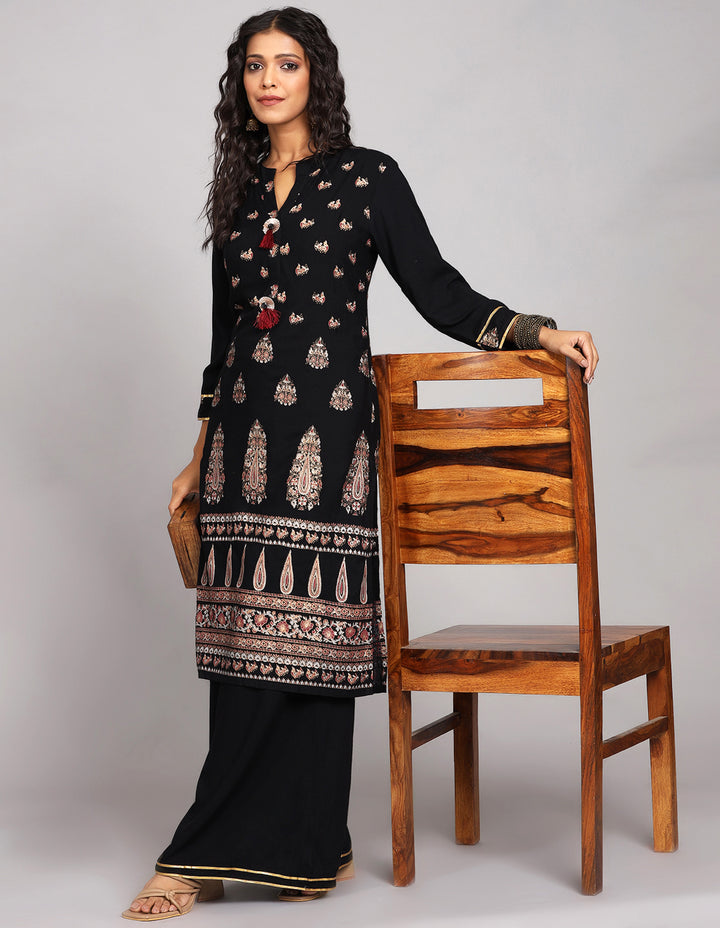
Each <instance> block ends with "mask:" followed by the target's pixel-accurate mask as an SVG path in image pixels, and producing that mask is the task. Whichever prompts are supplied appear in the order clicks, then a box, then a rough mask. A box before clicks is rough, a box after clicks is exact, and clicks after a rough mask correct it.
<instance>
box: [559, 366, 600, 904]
mask: <svg viewBox="0 0 720 928" xmlns="http://www.w3.org/2000/svg"><path fill="white" fill-rule="evenodd" d="M566 371H567V379H568V398H569V403H570V448H571V453H572V468H573V491H574V501H575V529H576V533H577V545H578V618H579V631H580V797H581V818H582V826H581V858H582V860H581V870H582V891H583V893H585V894H586V895H594V894H595V893H599V892H600V891H601V889H602V881H603V867H602V853H603V846H602V840H603V831H602V787H603V782H602V774H603V766H602V762H603V755H602V751H603V746H602V740H603V738H602V731H603V730H602V725H603V718H602V710H603V703H602V663H601V656H600V599H599V593H598V574H597V548H596V540H595V501H594V491H593V476H592V463H591V461H592V459H591V449H590V419H589V413H588V403H587V385H586V384H585V383H584V381H583V379H582V371H581V370H580V368H579V367H578V366H577V365H576V364H573V363H572V362H571V361H570V360H569V359H568V361H567V363H566Z"/></svg>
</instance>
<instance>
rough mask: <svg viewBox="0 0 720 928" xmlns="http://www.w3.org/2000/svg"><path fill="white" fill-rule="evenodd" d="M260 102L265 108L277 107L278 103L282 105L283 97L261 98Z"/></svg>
mask: <svg viewBox="0 0 720 928" xmlns="http://www.w3.org/2000/svg"><path fill="white" fill-rule="evenodd" d="M260 102H261V103H262V105H263V106H275V104H276V103H282V102H283V98H282V97H261V98H260Z"/></svg>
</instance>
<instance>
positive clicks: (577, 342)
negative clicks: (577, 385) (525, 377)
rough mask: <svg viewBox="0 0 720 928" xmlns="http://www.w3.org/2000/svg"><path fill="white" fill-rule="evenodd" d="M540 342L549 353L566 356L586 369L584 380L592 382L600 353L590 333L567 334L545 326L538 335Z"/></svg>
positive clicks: (561, 330)
mask: <svg viewBox="0 0 720 928" xmlns="http://www.w3.org/2000/svg"><path fill="white" fill-rule="evenodd" d="M538 341H539V342H540V345H541V347H543V348H546V349H547V350H548V351H554V352H556V354H564V355H565V357H567V358H570V359H571V360H573V361H575V363H576V364H579V365H580V367H584V368H585V373H584V374H583V380H584V381H585V383H590V382H591V381H592V379H593V377H594V376H595V368H596V367H597V363H598V352H597V348H596V347H595V342H593V340H592V335H591V334H590V333H589V332H567V331H564V330H563V329H549V328H548V327H547V326H546V325H543V326H541V327H540V332H539V333H538Z"/></svg>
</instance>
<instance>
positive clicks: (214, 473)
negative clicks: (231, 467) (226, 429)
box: [203, 423, 225, 503]
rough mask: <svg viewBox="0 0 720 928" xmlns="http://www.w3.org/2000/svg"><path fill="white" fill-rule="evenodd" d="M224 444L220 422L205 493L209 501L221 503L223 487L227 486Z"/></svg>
mask: <svg viewBox="0 0 720 928" xmlns="http://www.w3.org/2000/svg"><path fill="white" fill-rule="evenodd" d="M224 445H225V435H224V434H223V430H222V424H220V423H218V427H217V428H216V429H215V432H214V434H213V437H212V444H211V445H210V456H209V457H208V467H207V472H206V474H205V493H204V494H203V495H204V498H205V502H207V503H219V502H220V500H221V499H222V495H223V487H224V486H225V468H224V466H223V448H224Z"/></svg>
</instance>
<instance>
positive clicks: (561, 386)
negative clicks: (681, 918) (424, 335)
mask: <svg viewBox="0 0 720 928" xmlns="http://www.w3.org/2000/svg"><path fill="white" fill-rule="evenodd" d="M374 365H375V371H376V375H377V379H378V392H379V402H380V419H381V445H380V448H381V451H380V503H381V522H382V541H383V558H384V560H383V568H384V575H385V589H386V621H387V628H388V662H389V686H388V690H389V711H390V731H391V736H390V740H391V781H392V783H391V788H392V797H393V799H392V808H393V821H392V827H393V872H394V880H395V882H396V884H398V885H405V884H406V883H407V882H410V881H411V880H412V878H413V876H414V846H413V845H414V842H413V831H412V828H413V825H412V759H411V745H412V731H411V726H410V718H411V702H410V697H411V691H413V690H430V691H447V692H452V693H453V694H454V696H453V706H454V709H455V710H456V711H457V712H459V713H460V714H461V718H462V721H461V722H460V723H459V724H458V725H457V726H456V727H455V729H454V745H455V746H454V757H455V784H456V837H457V839H458V840H460V841H462V842H465V841H468V842H469V843H473V841H474V840H477V837H476V836H479V788H478V784H477V695H476V694H477V693H478V692H495V693H500V692H507V693H533V694H550V693H557V694H560V695H575V696H579V698H580V736H581V737H580V740H581V817H582V829H581V844H582V866H581V870H582V881H581V886H582V891H583V892H584V893H586V894H592V893H597V892H599V891H600V890H601V889H602V768H603V754H604V752H605V753H606V754H607V756H610V755H611V754H614V753H616V752H617V751H620V750H624V749H626V748H628V747H630V746H632V745H633V744H637V743H639V741H640V740H643V739H648V740H649V743H650V755H651V771H652V784H653V823H654V825H653V827H654V846H655V848H656V849H657V850H672V849H673V848H674V847H676V846H677V801H676V792H675V790H676V786H675V755H674V730H673V721H672V687H671V682H670V650H669V637H668V629H667V626H652V625H650V626H640V625H613V626H604V627H601V625H600V604H599V595H598V571H597V549H596V538H595V511H594V491H593V476H592V456H591V445H590V426H589V413H588V402H587V387H586V385H585V384H584V383H583V380H582V371H581V370H580V368H578V367H577V365H575V364H574V363H572V362H570V361H566V360H565V359H563V358H561V357H559V356H556V355H551V354H549V353H548V352H544V351H529V352H526V351H509V352H455V353H444V354H436V355H425V354H423V355H385V356H380V357H376V358H375V359H374ZM518 377H520V378H538V377H539V378H542V385H543V403H542V405H524V406H514V407H504V408H495V407H492V408H475V407H463V408H456V409H436V410H434V409H418V408H417V394H418V390H417V383H418V382H420V381H430V380H473V379H480V380H483V379H506V378H518ZM572 561H576V562H577V576H578V624H577V625H572V626H558V625H554V626H539V625H525V626H522V625H516V626H498V625H483V626H476V625H470V626H468V625H457V626H452V627H450V628H446V629H441V630H439V631H437V632H433V633H431V634H429V635H423V636H422V637H420V638H414V639H413V640H412V641H410V640H409V628H408V616H407V605H406V599H405V569H404V564H405V563H555V562H559V563H568V562H572ZM641 674H644V675H647V693H648V711H649V720H648V721H647V722H642V723H641V724H640V725H637V726H635V728H632V729H629V730H628V731H626V732H622V733H621V734H619V735H615V736H613V737H612V738H609V739H608V740H607V741H606V742H604V743H603V738H602V693H603V690H604V689H606V688H609V687H612V686H615V685H618V684H619V683H622V682H625V681H626V680H629V679H632V678H633V677H637V676H639V675H641ZM447 724H448V723H447V720H439V721H438V722H436V723H431V725H429V726H425V728H424V729H423V730H422V731H425V732H426V733H427V734H428V735H429V734H431V732H432V731H439V730H440V728H443V726H447ZM416 734H417V733H416Z"/></svg>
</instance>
